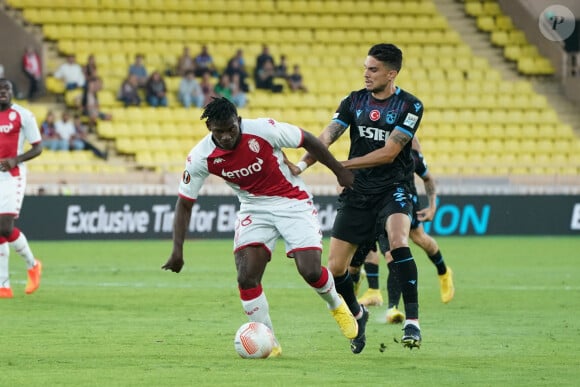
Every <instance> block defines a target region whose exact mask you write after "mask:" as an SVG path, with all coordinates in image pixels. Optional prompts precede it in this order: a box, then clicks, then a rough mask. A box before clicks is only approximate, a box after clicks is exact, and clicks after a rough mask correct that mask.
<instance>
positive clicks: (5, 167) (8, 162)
mask: <svg viewBox="0 0 580 387" xmlns="http://www.w3.org/2000/svg"><path fill="white" fill-rule="evenodd" d="M15 166H16V159H14V158H13V157H11V158H8V159H2V160H0V171H2V172H7V171H9V170H11V169H12V168H14V167H15Z"/></svg>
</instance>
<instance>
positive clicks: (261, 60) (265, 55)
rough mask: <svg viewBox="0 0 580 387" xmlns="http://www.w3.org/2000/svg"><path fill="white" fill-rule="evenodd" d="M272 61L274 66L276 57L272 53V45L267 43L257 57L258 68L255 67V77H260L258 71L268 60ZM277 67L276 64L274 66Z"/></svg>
mask: <svg viewBox="0 0 580 387" xmlns="http://www.w3.org/2000/svg"><path fill="white" fill-rule="evenodd" d="M268 61H270V62H272V66H274V57H273V56H272V55H271V54H270V47H268V45H267V44H264V45H262V52H261V53H260V55H258V56H257V57H256V68H255V69H254V78H257V77H258V71H260V70H261V69H262V67H264V64H265V63H266V62H268ZM274 67H275V66H274Z"/></svg>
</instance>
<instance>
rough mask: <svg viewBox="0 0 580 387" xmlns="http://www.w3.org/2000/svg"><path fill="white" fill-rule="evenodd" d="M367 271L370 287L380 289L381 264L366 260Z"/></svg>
mask: <svg viewBox="0 0 580 387" xmlns="http://www.w3.org/2000/svg"><path fill="white" fill-rule="evenodd" d="M365 271H366V273H367V281H368V282H369V289H378V288H379V265H376V264H374V263H367V262H365Z"/></svg>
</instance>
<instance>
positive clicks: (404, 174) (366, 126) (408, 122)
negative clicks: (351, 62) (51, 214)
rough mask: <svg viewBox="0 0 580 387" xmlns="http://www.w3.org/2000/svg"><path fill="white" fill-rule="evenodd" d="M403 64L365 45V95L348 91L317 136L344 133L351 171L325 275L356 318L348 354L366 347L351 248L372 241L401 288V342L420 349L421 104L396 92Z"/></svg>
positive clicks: (390, 52) (393, 50)
mask: <svg viewBox="0 0 580 387" xmlns="http://www.w3.org/2000/svg"><path fill="white" fill-rule="evenodd" d="M402 62H403V54H402V52H401V50H400V49H399V48H398V47H396V46H395V45H393V44H387V43H380V44H376V45H374V46H372V47H371V48H370V50H369V51H368V54H367V57H366V59H365V64H364V82H365V87H364V89H361V90H357V91H352V92H351V93H350V94H349V95H348V96H347V97H346V98H344V99H343V100H342V101H341V103H340V105H339V107H338V109H337V110H336V113H335V114H334V117H333V119H332V121H331V123H330V124H329V125H328V126H327V127H326V128H325V129H324V131H323V132H322V134H321V135H320V136H319V139H320V140H321V141H322V142H323V143H324V144H325V145H326V146H330V145H331V144H332V143H334V142H335V141H336V140H337V139H338V138H339V137H340V136H341V135H342V134H343V133H344V132H345V131H346V130H347V129H349V128H350V130H349V135H350V150H349V156H348V160H346V161H343V165H344V166H345V167H347V168H349V169H352V170H353V171H354V173H355V181H354V185H353V186H352V187H351V188H348V189H345V190H343V191H342V193H341V194H340V196H339V205H338V211H337V215H336V219H335V221H334V225H333V228H332V234H331V239H330V249H329V250H330V251H329V257H328V268H329V269H330V271H331V273H332V274H333V276H334V280H335V284H336V288H337V290H338V292H339V293H340V294H341V295H342V296H343V298H344V299H345V301H346V302H347V304H348V306H349V308H350V310H351V312H352V313H353V315H354V316H355V317H357V319H358V325H359V333H358V335H357V337H356V338H354V339H352V340H351V350H352V352H353V353H360V352H361V351H362V350H363V348H364V346H365V343H366V336H365V327H366V322H367V321H368V311H367V310H366V307H364V306H362V305H360V304H359V303H358V301H357V299H356V296H355V294H354V289H353V281H352V278H351V277H350V276H349V273H348V266H349V264H350V262H351V259H352V257H353V255H354V253H355V251H356V249H357V247H358V245H360V244H363V243H365V242H366V241H369V240H374V239H375V238H376V237H378V235H386V236H388V242H389V245H390V248H391V255H392V257H393V260H394V264H393V268H394V270H395V274H396V278H398V279H399V280H400V284H401V290H402V294H403V301H404V306H405V312H406V315H407V316H406V320H405V325H404V328H403V330H404V334H403V337H402V343H403V345H404V346H405V347H409V348H416V347H419V346H420V345H421V333H420V328H419V302H418V294H417V266H416V264H415V261H414V259H413V256H412V254H411V250H410V248H409V244H408V239H409V230H410V227H411V218H412V214H413V202H412V197H411V193H410V186H409V176H412V175H413V168H414V167H413V159H412V157H411V140H412V138H413V137H414V136H415V133H416V131H417V129H418V128H419V125H420V123H421V117H422V116H423V104H422V103H421V101H420V100H419V99H417V98H416V97H415V96H414V95H412V94H410V93H409V92H407V91H405V90H403V89H401V88H399V87H398V86H396V85H395V79H396V77H397V75H398V74H399V72H400V71H401V67H402ZM315 161H316V159H315V158H314V157H312V156H311V155H309V154H305V155H304V156H303V157H302V159H301V160H300V161H299V162H298V163H297V164H296V166H297V167H298V169H299V170H300V171H304V170H305V169H306V168H307V167H308V166H310V165H312V164H313V163H314V162H315Z"/></svg>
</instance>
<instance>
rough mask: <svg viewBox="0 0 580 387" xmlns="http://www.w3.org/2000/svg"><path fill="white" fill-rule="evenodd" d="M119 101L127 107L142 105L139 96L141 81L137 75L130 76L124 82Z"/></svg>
mask: <svg viewBox="0 0 580 387" xmlns="http://www.w3.org/2000/svg"><path fill="white" fill-rule="evenodd" d="M118 98H119V101H122V102H123V103H124V104H125V107H127V106H139V105H141V96H140V95H139V80H138V79H137V76H136V75H129V76H128V77H127V78H125V80H124V81H123V84H122V85H121V89H120V90H119V96H118Z"/></svg>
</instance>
